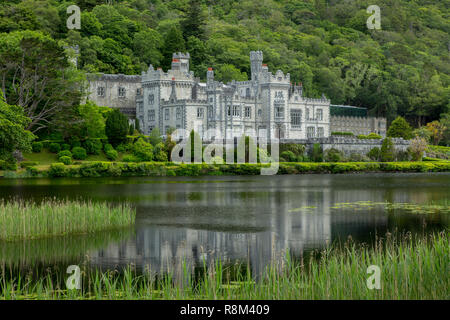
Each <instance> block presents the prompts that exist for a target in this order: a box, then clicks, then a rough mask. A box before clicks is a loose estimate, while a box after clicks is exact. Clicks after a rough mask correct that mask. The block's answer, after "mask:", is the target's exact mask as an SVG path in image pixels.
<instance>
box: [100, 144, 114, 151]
mask: <svg viewBox="0 0 450 320" xmlns="http://www.w3.org/2000/svg"><path fill="white" fill-rule="evenodd" d="M103 150H104V151H105V152H107V151H108V150H114V148H113V146H112V145H111V144H109V143H105V145H104V146H103Z"/></svg>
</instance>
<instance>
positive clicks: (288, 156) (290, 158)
mask: <svg viewBox="0 0 450 320" xmlns="http://www.w3.org/2000/svg"><path fill="white" fill-rule="evenodd" d="M296 160H297V156H296V155H295V154H294V153H293V152H292V151H283V152H282V153H281V154H280V161H281V162H295V161H296Z"/></svg>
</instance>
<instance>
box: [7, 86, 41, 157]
mask: <svg viewBox="0 0 450 320" xmlns="http://www.w3.org/2000/svg"><path fill="white" fill-rule="evenodd" d="M30 122H31V120H30V119H29V118H28V117H27V116H26V115H25V113H24V110H23V108H21V107H19V106H13V105H9V104H7V103H6V102H5V100H4V99H3V96H2V94H1V92H0V160H6V161H8V162H15V159H14V157H13V152H14V151H16V150H20V151H23V152H30V151H31V149H32V147H31V142H32V140H33V139H34V138H35V136H34V135H33V134H32V133H31V132H30V131H28V130H26V128H27V127H28V125H29V123H30Z"/></svg>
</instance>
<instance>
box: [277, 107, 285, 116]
mask: <svg viewBox="0 0 450 320" xmlns="http://www.w3.org/2000/svg"><path fill="white" fill-rule="evenodd" d="M275 118H284V107H275Z"/></svg>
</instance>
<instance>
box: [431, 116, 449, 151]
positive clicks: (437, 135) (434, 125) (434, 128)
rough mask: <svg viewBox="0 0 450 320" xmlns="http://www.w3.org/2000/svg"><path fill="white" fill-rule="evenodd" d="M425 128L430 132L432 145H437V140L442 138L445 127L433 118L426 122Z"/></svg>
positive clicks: (439, 140)
mask: <svg viewBox="0 0 450 320" xmlns="http://www.w3.org/2000/svg"><path fill="white" fill-rule="evenodd" d="M426 129H427V130H428V132H429V133H430V138H431V141H432V142H433V144H434V145H438V144H439V142H441V140H442V139H443V138H444V134H445V130H446V129H447V128H446V127H445V125H444V124H442V123H441V122H439V121H437V120H435V121H433V122H428V123H427V126H426Z"/></svg>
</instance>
